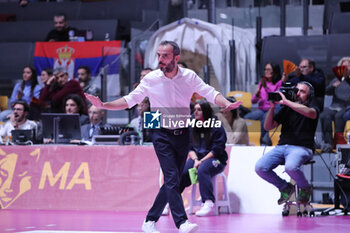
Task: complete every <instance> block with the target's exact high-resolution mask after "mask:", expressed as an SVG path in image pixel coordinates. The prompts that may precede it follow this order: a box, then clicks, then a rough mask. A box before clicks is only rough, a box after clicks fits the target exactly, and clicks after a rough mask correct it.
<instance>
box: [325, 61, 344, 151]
mask: <svg viewBox="0 0 350 233" xmlns="http://www.w3.org/2000/svg"><path fill="white" fill-rule="evenodd" d="M338 65H339V66H345V67H347V68H346V70H345V72H344V73H345V75H344V76H345V77H343V78H342V79H341V80H339V79H338V78H334V79H333V80H332V81H331V82H330V83H329V85H328V86H327V88H326V95H331V96H332V97H333V98H332V103H331V105H330V106H329V107H328V108H325V109H324V110H323V112H322V113H321V114H320V123H321V129H322V136H323V141H324V144H323V145H322V146H321V149H322V151H324V152H332V149H333V148H335V146H336V144H345V143H346V142H345V140H344V136H343V134H344V126H345V123H346V121H345V120H344V119H343V116H344V113H345V111H346V107H347V106H349V105H350V77H349V76H348V74H349V71H350V57H348V58H342V59H341V60H340V61H339V63H338ZM332 121H334V131H335V134H334V140H333V130H332ZM332 143H333V145H332Z"/></svg>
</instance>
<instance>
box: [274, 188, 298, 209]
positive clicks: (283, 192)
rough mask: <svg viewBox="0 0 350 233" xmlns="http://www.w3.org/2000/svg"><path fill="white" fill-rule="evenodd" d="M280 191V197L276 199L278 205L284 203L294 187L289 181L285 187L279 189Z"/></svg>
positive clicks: (293, 190)
mask: <svg viewBox="0 0 350 233" xmlns="http://www.w3.org/2000/svg"><path fill="white" fill-rule="evenodd" d="M280 192H281V197H280V199H278V201H277V203H278V204H279V205H281V204H283V203H286V202H287V201H288V200H289V199H290V198H291V196H292V195H293V193H294V192H295V187H294V185H292V184H291V183H288V186H287V188H285V189H283V190H281V191H280Z"/></svg>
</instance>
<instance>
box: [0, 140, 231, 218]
mask: <svg viewBox="0 0 350 233" xmlns="http://www.w3.org/2000/svg"><path fill="white" fill-rule="evenodd" d="M229 151H230V148H228V152H229ZM158 190H159V162H158V159H157V156H156V154H155V152H154V149H153V147H152V146H73V145H72V146H71V145H52V146H51V145H50V146H0V205H1V208H2V209H55V210H115V211H147V210H148V209H149V208H150V206H151V205H152V203H153V200H154V198H155V196H156V194H157V192H158ZM190 191H191V189H190V188H188V189H186V190H185V192H184V204H185V206H186V207H187V206H188V204H189V197H190V193H191V192H190Z"/></svg>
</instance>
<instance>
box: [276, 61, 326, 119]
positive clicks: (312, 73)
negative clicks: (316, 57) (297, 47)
mask: <svg viewBox="0 0 350 233" xmlns="http://www.w3.org/2000/svg"><path fill="white" fill-rule="evenodd" d="M301 81H306V82H309V83H311V84H312V86H313V87H314V88H315V98H314V100H313V101H314V102H315V104H316V105H317V107H318V108H319V109H320V112H322V111H323V103H324V95H325V86H326V78H325V75H324V73H323V71H322V70H321V69H317V68H316V64H315V62H314V61H312V60H310V59H307V58H303V59H302V60H301V62H300V64H299V66H298V67H297V68H296V69H295V71H294V72H292V73H291V74H290V75H289V76H286V75H285V74H283V77H282V82H283V85H285V84H286V83H291V84H292V85H293V86H295V85H296V84H297V83H298V82H301Z"/></svg>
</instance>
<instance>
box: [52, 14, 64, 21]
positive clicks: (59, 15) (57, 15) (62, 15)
mask: <svg viewBox="0 0 350 233" xmlns="http://www.w3.org/2000/svg"><path fill="white" fill-rule="evenodd" d="M53 17H63V18H64V21H67V15H66V14H65V13H56V14H55V15H54V16H53Z"/></svg>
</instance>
